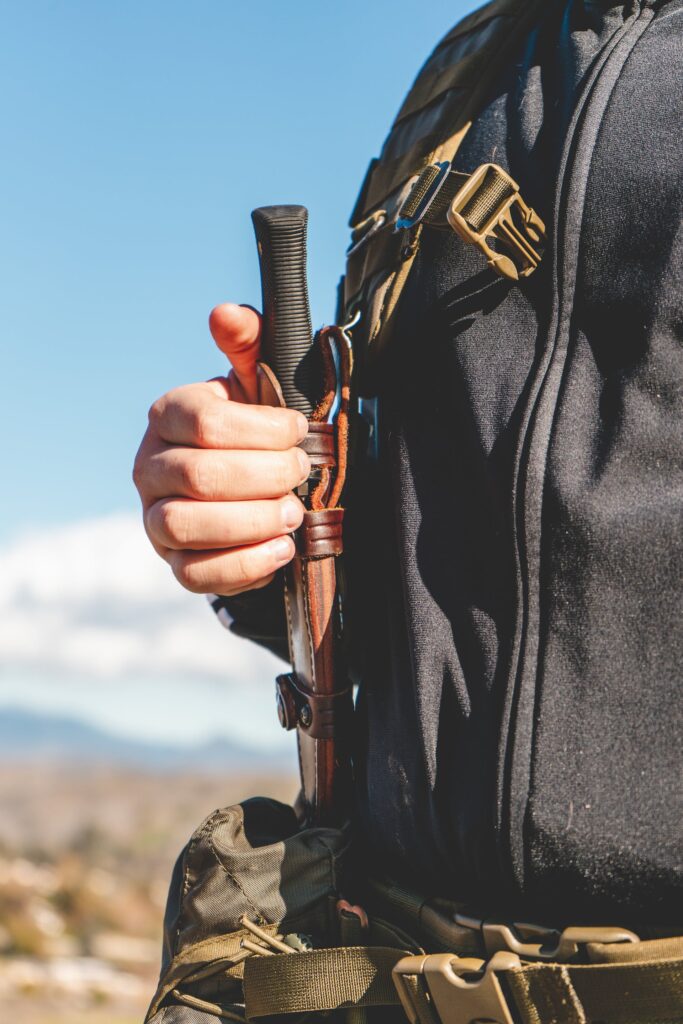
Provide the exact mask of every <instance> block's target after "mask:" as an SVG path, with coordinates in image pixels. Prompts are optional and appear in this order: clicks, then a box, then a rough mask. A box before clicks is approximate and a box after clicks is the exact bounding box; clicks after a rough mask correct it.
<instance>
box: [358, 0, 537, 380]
mask: <svg viewBox="0 0 683 1024" xmlns="http://www.w3.org/2000/svg"><path fill="white" fill-rule="evenodd" d="M544 9H547V0H494V2H493V3H489V4H487V5H486V6H485V7H482V8H480V9H479V10H478V11H475V12H474V13H473V14H471V15H470V16H469V17H468V18H465V19H464V21H462V22H460V23H459V24H458V25H456V27H455V28H454V29H452V30H451V32H449V33H448V35H447V36H446V37H445V38H444V39H443V40H442V41H441V43H439V45H438V46H437V47H436V49H435V50H434V52H433V54H432V55H431V57H430V58H429V60H428V61H427V62H426V64H425V65H424V67H423V68H422V70H421V71H420V73H419V75H418V77H417V79H416V81H415V83H414V85H413V87H412V89H411V90H410V92H409V93H408V95H407V97H406V99H405V100H404V102H403V105H402V107H401V109H400V110H399V113H398V115H397V117H396V120H395V121H394V124H393V126H392V129H391V131H390V133H389V136H388V137H387V139H386V141H385V143H384V146H383V147H382V153H381V155H380V157H379V158H378V159H377V160H374V161H373V162H372V163H371V165H370V167H369V169H368V173H367V175H366V178H365V181H364V183H363V186H362V188H361V193H360V196H359V198H358V201H357V203H356V206H355V209H354V211H353V214H352V216H351V222H352V223H351V227H352V245H351V248H350V249H349V252H348V254H347V256H348V258H347V268H346V277H345V286H344V312H345V317H346V320H347V321H349V320H351V318H352V317H353V315H354V314H355V313H356V312H358V311H360V313H361V323H360V325H359V327H358V328H357V329H356V330H355V331H354V350H355V352H356V354H357V357H358V364H359V370H360V376H361V393H364V392H367V393H372V391H373V390H374V381H373V371H372V367H373V364H375V365H376V362H377V358H376V357H378V356H379V355H380V354H381V352H382V351H383V350H384V349H385V348H386V346H387V344H388V341H389V339H390V338H391V336H392V334H393V324H394V315H395V312H396V309H397V306H398V301H399V298H400V296H401V294H402V292H403V288H404V287H405V284H406V281H407V280H408V276H409V274H410V271H411V270H412V267H413V263H414V261H415V256H416V255H417V251H418V248H419V243H420V235H421V232H422V225H421V224H415V225H414V226H411V227H409V228H406V229H400V230H396V220H397V216H398V211H399V208H400V206H401V204H402V202H403V200H404V199H405V197H406V195H407V193H408V191H409V190H410V186H411V185H412V183H413V182H414V181H415V179H416V176H417V175H419V173H420V172H421V171H422V170H423V169H424V168H425V167H427V166H428V165H429V164H436V163H444V162H445V163H447V164H449V163H451V162H452V161H453V159H454V157H455V155H456V153H457V152H458V149H459V148H460V144H461V143H462V140H463V139H464V137H465V135H466V134H467V131H468V130H469V128H470V126H471V124H472V121H473V119H474V118H475V117H476V115H477V113H478V112H479V111H480V110H481V109H482V107H483V105H484V103H485V102H486V100H487V99H488V96H489V94H490V91H491V88H492V86H493V84H494V83H495V81H496V80H497V78H498V77H499V75H500V73H501V69H502V68H503V67H504V66H505V64H506V63H507V62H508V61H509V60H510V59H511V57H512V56H513V55H514V53H515V51H516V50H517V48H518V47H519V45H520V43H521V41H522V39H523V38H524V37H525V36H526V35H527V34H528V33H529V31H530V30H531V28H532V26H533V25H534V24H535V22H536V21H538V20H539V19H540V17H541V13H542V11H543V10H544Z"/></svg>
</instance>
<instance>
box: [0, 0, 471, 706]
mask: <svg viewBox="0 0 683 1024" xmlns="http://www.w3.org/2000/svg"><path fill="white" fill-rule="evenodd" d="M473 6H474V4H472V3H458V2H445V0H433V2H432V3H431V4H428V5H426V4H422V5H419V7H418V6H416V5H415V4H414V3H408V2H406V0H392V2H390V0H374V2H373V0H370V2H368V0H364V2H360V0H347V2H345V3H343V4H332V3H319V2H318V3H314V2H311V0H297V2H295V3H290V4H284V3H281V2H276V0H262V2H261V3H251V4H246V3H234V2H231V0H223V2H217V0H205V2H197V3H194V4H189V3H180V2H177V0H171V2H169V0H165V2H163V3H162V2H160V0H146V2H140V0H137V2H132V0H119V2H117V3H105V2H104V0H99V2H98V0H90V2H88V3H85V2H78V0H73V2H68V3H67V2H65V0H51V2H48V0H44V2H42V3H36V2H32V0H23V2H22V3H20V4H18V3H14V4H10V3H3V4H0V12H1V15H2V19H1V26H2V31H1V32H0V120H1V123H2V126H3V128H2V139H3V147H2V148H3V154H4V155H3V159H2V163H1V164H0V293H1V296H2V301H1V302H0V318H1V329H2V339H3V348H4V351H5V357H4V359H3V375H2V378H3V380H2V402H1V403H0V410H1V411H0V417H1V419H0V426H1V428H2V436H3V439H4V444H3V476H4V481H5V487H4V488H3V494H4V498H3V502H2V503H1V504H0V544H4V545H5V546H6V547H7V545H10V546H11V545H12V544H14V543H15V542H16V539H17V537H18V536H20V535H22V534H24V533H25V532H26V530H27V529H30V530H32V531H33V532H34V533H35V535H36V536H38V535H39V534H40V531H43V532H44V533H45V531H47V534H46V535H47V536H49V535H50V531H51V530H53V531H57V532H56V533H54V537H55V544H57V543H58V538H59V537H60V536H61V534H60V533H59V530H60V529H61V528H62V527H64V528H67V529H68V527H69V524H72V523H74V522H78V521H91V520H96V519H98V517H99V518H102V517H104V519H105V521H108V520H107V519H106V517H108V516H111V515H112V514H113V513H123V514H126V513H130V514H134V512H135V509H136V497H135V494H134V491H133V488H132V484H131V483H130V467H131V463H132V459H133V455H134V452H135V449H136V447H137V444H138V441H139V438H140V436H141V433H142V431H143V429H144V423H145V418H146V410H147V408H148V406H149V404H150V403H151V401H152V400H153V399H154V398H155V397H157V395H159V394H161V393H162V392H163V391H165V390H167V389H168V388H169V387H171V386H174V385H177V384H181V383H185V382H188V381H191V380H196V379H201V378H203V377H206V376H212V375H214V374H216V373H220V372H223V371H224V362H223V359H222V357H221V356H220V354H219V353H218V352H217V351H215V350H214V349H213V346H212V343H211V341H210V338H209V336H208V330H207V327H206V320H207V315H208V312H209V310H210V309H211V307H212V306H213V305H214V304H216V303H217V302H219V301H224V300H227V299H232V300H235V301H240V302H249V303H253V304H258V301H259V296H260V289H259V283H258V271H257V262H256V256H255V247H254V242H253V236H252V229H251V222H250V218H249V213H250V210H251V209H252V208H253V207H254V206H258V205H262V204H267V203H273V202H301V203H304V204H305V205H307V206H308V207H309V210H310V234H309V253H310V266H309V278H310V286H311V300H312V309H313V316H314V321H315V322H316V323H321V322H322V321H325V320H329V318H330V317H331V316H332V314H333V309H334V297H335V288H336V284H337V280H338V277H339V275H340V273H341V271H342V269H343V254H344V249H345V247H346V243H347V229H346V221H347V218H348V213H349V211H350V209H351V207H352V205H353V202H354V199H355V196H356V192H357V190H358V187H359V184H360V181H361V179H362V176H363V173H364V170H365V167H366V165H367V163H368V161H369V159H370V157H371V156H373V155H374V154H376V152H377V151H378V149H379V147H380V145H381V142H382V139H383V137H384V135H385V134H386V131H387V130H388V127H389V124H390V122H391V119H392V117H393V115H394V114H395V112H396V110H397V109H398V107H399V105H400V102H401V99H402V97H403V95H404V94H405V92H406V89H407V88H408V86H409V85H410V82H411V81H412V79H413V77H414V75H415V73H416V72H417V70H418V68H419V66H420V64H421V63H422V61H423V60H424V59H425V57H426V56H427V54H428V53H429V51H430V49H431V48H432V47H433V45H434V44H435V43H436V41H437V40H438V39H439V37H440V36H441V35H443V34H444V33H445V32H446V31H447V30H448V29H449V28H450V27H451V25H452V24H453V23H454V22H455V21H456V20H457V19H458V18H459V17H460V16H462V14H464V13H466V12H467V11H468V10H470V9H471V8H472V7H473ZM36 571H37V572H40V567H38V568H37V570H36ZM64 571H68V567H67V568H65V569H64ZM17 585H18V584H17ZM15 597H16V595H15ZM10 598H11V599H12V600H15V598H12V597H11V595H10V597H9V598H8V600H10ZM195 600H196V599H195ZM1 654H2V650H1V645H0V657H1ZM0 668H2V664H1V663H0ZM41 671H42V676H41V678H44V677H45V673H46V672H47V668H46V669H45V670H44V671H43V670H41ZM13 672H15V669H14V668H12V669H11V671H10V674H9V676H8V675H7V672H6V671H5V673H4V676H0V682H1V683H2V686H4V687H5V691H8V692H9V694H10V696H11V695H12V693H14V692H15V690H16V691H17V692H19V684H18V683H16V684H15V683H13V682H12V680H13V679H15V678H17V679H18V677H17V676H16V675H12V673H13ZM31 672H32V673H34V674H35V666H33V667H32V668H31ZM3 678H4V682H2V679H3ZM8 680H9V681H8ZM41 685H43V684H42V683H41ZM13 686H14V690H13V689H12V687H13ZM22 687H23V689H22V690H21V692H23V693H28V692H29V689H30V687H29V684H28V683H27V682H26V680H24V681H23V683H22ZM27 687H28V689H27ZM3 692H4V691H3ZM0 698H2V692H0ZM103 715H106V713H105V712H103Z"/></svg>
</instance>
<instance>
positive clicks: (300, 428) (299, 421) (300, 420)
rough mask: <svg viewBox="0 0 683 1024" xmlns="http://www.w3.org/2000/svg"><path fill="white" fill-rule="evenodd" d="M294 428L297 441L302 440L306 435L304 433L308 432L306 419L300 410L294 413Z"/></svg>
mask: <svg viewBox="0 0 683 1024" xmlns="http://www.w3.org/2000/svg"><path fill="white" fill-rule="evenodd" d="M296 430H297V435H296V439H297V441H303V439H304V438H305V437H306V434H307V433H308V420H307V419H306V417H305V416H304V415H303V414H302V413H300V412H298V413H297V414H296Z"/></svg>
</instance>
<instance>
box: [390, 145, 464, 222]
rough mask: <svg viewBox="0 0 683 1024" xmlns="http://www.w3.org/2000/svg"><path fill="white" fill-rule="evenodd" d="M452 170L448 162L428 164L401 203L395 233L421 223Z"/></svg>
mask: <svg viewBox="0 0 683 1024" xmlns="http://www.w3.org/2000/svg"><path fill="white" fill-rule="evenodd" d="M450 169H451V165H450V161H448V160H443V161H442V162H441V163H436V164H427V166H426V167H425V168H424V169H423V170H422V171H421V172H420V175H419V177H418V178H417V180H416V181H415V182H414V184H413V187H412V188H411V190H410V192H409V193H408V195H407V196H406V198H405V199H404V200H403V202H402V203H401V207H400V209H399V211H398V219H397V221H396V224H395V225H394V230H395V231H403V230H405V229H407V228H412V227H414V226H415V225H416V224H419V223H420V221H421V220H422V218H423V217H424V215H425V214H426V212H427V210H428V209H429V207H430V206H431V205H432V203H433V202H434V200H435V199H436V196H437V194H438V192H439V190H440V189H441V186H442V185H443V184H444V182H445V181H446V178H447V177H448V172H449V171H450Z"/></svg>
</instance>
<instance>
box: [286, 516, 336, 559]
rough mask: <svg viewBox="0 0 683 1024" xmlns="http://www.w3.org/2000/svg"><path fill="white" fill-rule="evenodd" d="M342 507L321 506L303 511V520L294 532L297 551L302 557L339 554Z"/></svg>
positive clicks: (329, 556) (312, 557)
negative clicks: (321, 507) (320, 507)
mask: <svg viewBox="0 0 683 1024" xmlns="http://www.w3.org/2000/svg"><path fill="white" fill-rule="evenodd" d="M343 521H344V509H343V508H323V509H316V510H313V511H311V510H309V511H307V512H304V521H303V523H302V524H301V526H300V527H299V529H298V530H297V533H296V545H297V551H298V552H299V554H300V555H301V557H302V558H306V559H317V558H333V557H335V556H337V555H341V553H342V551H343V549H344V545H343V538H342V523H343Z"/></svg>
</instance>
